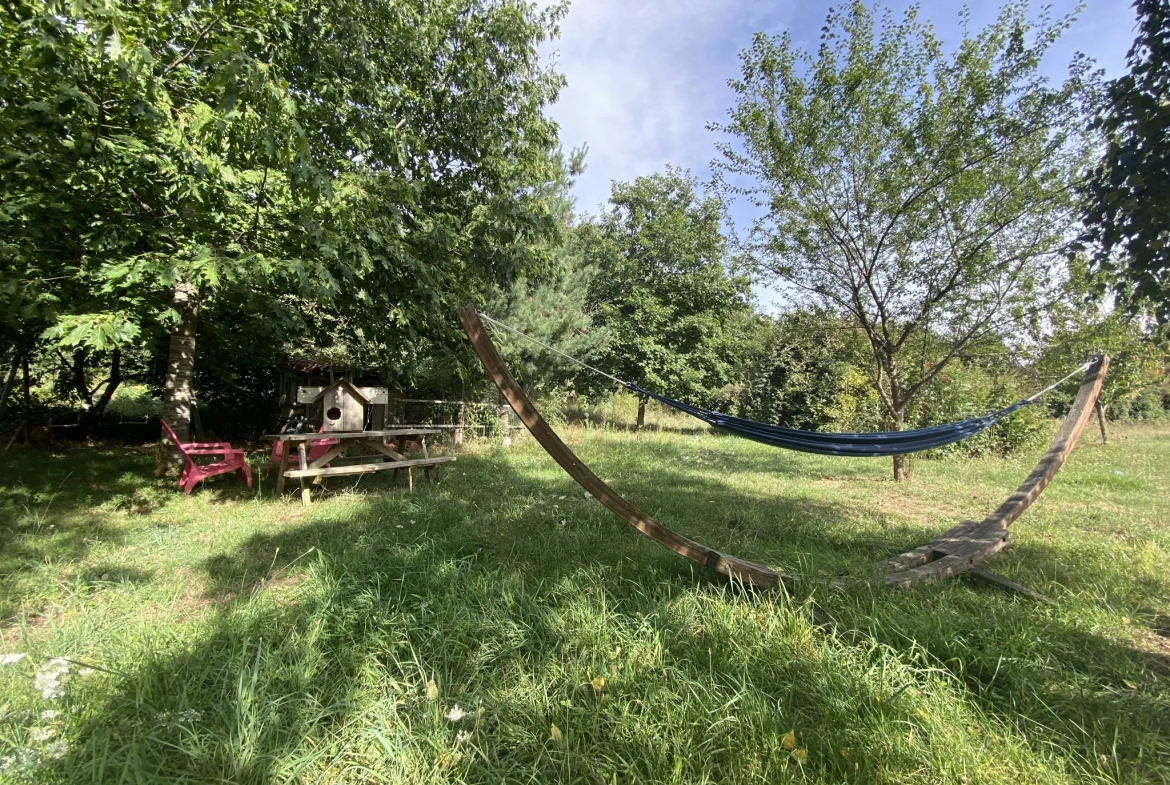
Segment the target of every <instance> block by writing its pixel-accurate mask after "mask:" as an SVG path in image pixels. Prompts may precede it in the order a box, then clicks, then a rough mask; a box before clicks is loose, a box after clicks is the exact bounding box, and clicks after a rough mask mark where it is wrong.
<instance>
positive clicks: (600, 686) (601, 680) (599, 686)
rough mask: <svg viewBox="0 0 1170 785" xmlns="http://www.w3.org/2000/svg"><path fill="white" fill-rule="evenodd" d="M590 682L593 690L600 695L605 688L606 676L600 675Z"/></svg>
mask: <svg viewBox="0 0 1170 785" xmlns="http://www.w3.org/2000/svg"><path fill="white" fill-rule="evenodd" d="M589 683H590V684H592V685H593V691H594V692H596V693H597V694H599V695H600V694H601V693H602V692H603V691H604V690H605V677H604V676H598V677H597V678H596V679H594V680H593V681H591V682H589Z"/></svg>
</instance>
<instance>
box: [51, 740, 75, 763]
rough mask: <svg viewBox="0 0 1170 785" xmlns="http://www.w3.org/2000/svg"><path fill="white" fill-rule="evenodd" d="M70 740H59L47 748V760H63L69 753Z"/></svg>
mask: <svg viewBox="0 0 1170 785" xmlns="http://www.w3.org/2000/svg"><path fill="white" fill-rule="evenodd" d="M70 749H71V747H70V746H69V742H67V741H58V742H54V743H52V744H50V745H49V746H48V747H46V748H45V760H61V759H62V758H64V757H65V756H66V755H68V754H69V750H70Z"/></svg>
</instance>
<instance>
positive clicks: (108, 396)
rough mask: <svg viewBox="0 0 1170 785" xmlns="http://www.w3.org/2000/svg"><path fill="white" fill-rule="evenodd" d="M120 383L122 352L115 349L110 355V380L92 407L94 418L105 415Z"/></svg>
mask: <svg viewBox="0 0 1170 785" xmlns="http://www.w3.org/2000/svg"><path fill="white" fill-rule="evenodd" d="M121 383H122V350H121V349H115V350H114V351H113V353H112V354H111V355H110V379H109V381H107V382H106V389H104V390H102V397H101V398H98V402H97V403H95V404H94V405H93V413H94V416H95V417H100V416H101V415H103V414H105V411H106V407H107V406H109V405H110V401H111V400H112V399H113V397H114V393H115V392H116V391H117V389H118V385H120V384H121Z"/></svg>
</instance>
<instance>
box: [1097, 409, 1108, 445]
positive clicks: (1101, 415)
mask: <svg viewBox="0 0 1170 785" xmlns="http://www.w3.org/2000/svg"><path fill="white" fill-rule="evenodd" d="M1095 408H1096V409H1097V424H1098V425H1099V426H1101V443H1102V444H1109V435H1108V434H1107V433H1106V432H1105V406H1103V405H1102V404H1101V399H1100V398H1098V399H1097V404H1096V406H1095Z"/></svg>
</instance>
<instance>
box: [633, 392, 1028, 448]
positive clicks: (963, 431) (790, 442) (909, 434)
mask: <svg viewBox="0 0 1170 785" xmlns="http://www.w3.org/2000/svg"><path fill="white" fill-rule="evenodd" d="M626 389H628V390H629V391H630V392H632V393H634V394H636V395H646V396H649V397H650V398H653V399H654V400H656V401H658V402H659V403H663V404H665V405H667V406H669V407H671V408H672V409H677V410H678V411H680V412H684V413H685V414H689V415H691V416H692V417H696V418H698V419H700V420H702V421H703V422H705V423H707V424H708V425H710V426H711V427H713V428H718V429H719V430H721V431H728V432H730V433H734V434H735V435H737V436H742V437H744V438H745V439H751V440H752V441H756V442H761V443H763V444H770V445H772V446H773V447H784V448H786V449H789V450H799V451H800V452H812V453H819V454H821V455H848V456H853V457H859V458H860V457H869V458H874V457H878V456H882V455H903V454H905V453H909V452H919V451H921V450H930V449H933V448H935V447H942V446H944V445H947V444H951V443H953V442H957V441H960V440H962V439H966V438H969V437H971V436H974V435H975V434H977V433H981V432H983V431H985V430H987V429H988V428H990V427H991V426H992V425H995V424H996V423H997V422H999V421H1000V420H1002V419H1003V418H1004V417H1007V416H1008V415H1009V414H1011V413H1012V412H1015V411H1016V410H1018V409H1021V408H1023V407H1025V406H1027V405H1028V404H1030V403H1032V400H1023V401H1018V402H1017V403H1013V404H1012V405H1011V406H1008V407H1006V408H1003V409H1000V410H999V411H995V412H991V413H990V414H984V415H982V416H980V417H975V418H973V419H970V420H963V421H962V422H952V423H947V424H946V425H933V426H931V427H929V428H916V429H915V430H912V431H884V432H881V433H820V432H819V431H801V430H797V429H796V428H784V427H781V426H779V425H769V424H767V423H762V422H756V421H755V420H745V419H744V418H743V417H733V416H732V415H730V414H723V413H721V412H712V411H708V410H706V409H700V408H699V407H697V406H691V405H690V404H686V403H683V402H682V401H676V400H674V399H673V398H667V397H666V396H665V395H659V394H657V393H653V392H650V391H649V390H647V389H645V388H643V387H639V386H638V385H636V384H632V383H629V382H627V383H626Z"/></svg>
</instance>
